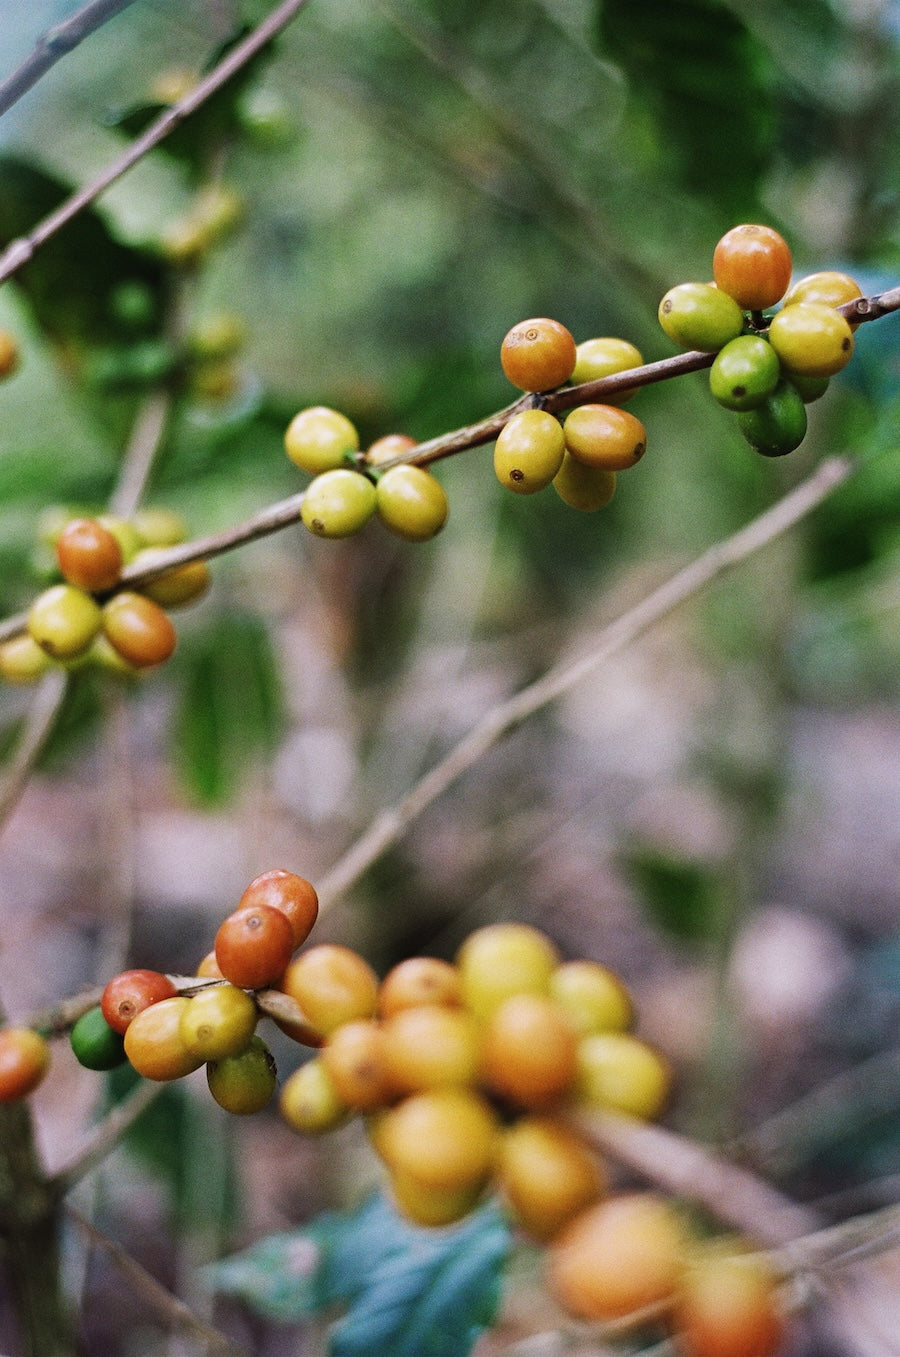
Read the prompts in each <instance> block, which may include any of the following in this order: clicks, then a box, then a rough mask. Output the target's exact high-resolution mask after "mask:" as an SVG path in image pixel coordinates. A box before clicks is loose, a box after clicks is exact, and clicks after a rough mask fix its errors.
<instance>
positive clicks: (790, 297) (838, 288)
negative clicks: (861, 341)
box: [783, 269, 862, 329]
mask: <svg viewBox="0 0 900 1357" xmlns="http://www.w3.org/2000/svg"><path fill="white" fill-rule="evenodd" d="M861 296H862V289H861V288H860V286H859V283H857V281H856V279H855V278H851V277H850V275H849V273H841V272H839V271H838V270H837V269H827V270H824V271H822V272H821V273H808V274H807V275H806V277H804V278H798V279H797V281H796V283H792V284H791V286H790V287H789V288H788V290H787V292H786V293H785V296H784V302H783V305H784V306H795V305H796V304H797V302H818V303H821V304H822V305H823V306H831V307H836V306H843V305H844V304H845V303H846V302H853V301H856V299H857V297H861ZM850 328H851V329H855V328H856V327H855V326H853V325H852V324H851V326H850Z"/></svg>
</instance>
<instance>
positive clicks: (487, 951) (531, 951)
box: [456, 923, 559, 1018]
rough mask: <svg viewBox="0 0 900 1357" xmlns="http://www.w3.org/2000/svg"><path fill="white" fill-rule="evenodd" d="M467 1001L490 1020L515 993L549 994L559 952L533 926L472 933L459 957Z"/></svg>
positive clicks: (508, 926) (501, 925) (511, 925)
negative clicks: (551, 977)
mask: <svg viewBox="0 0 900 1357" xmlns="http://www.w3.org/2000/svg"><path fill="white" fill-rule="evenodd" d="M456 964H457V966H458V968H459V975H460V983H461V986H462V996H463V1002H464V1003H465V1005H466V1007H467V1008H469V1009H470V1010H471V1011H472V1013H474V1014H475V1016H476V1017H477V1018H487V1017H489V1016H490V1015H491V1014H492V1013H493V1012H494V1011H495V1010H496V1009H497V1008H499V1006H500V1005H501V1004H502V1003H503V1001H504V1000H505V999H508V998H509V997H510V996H511V995H513V994H520V993H528V994H546V992H547V990H548V988H549V985H550V976H551V975H552V973H553V971H554V970H555V969H556V967H557V966H558V964H559V953H558V952H557V950H556V947H555V946H554V945H553V943H552V942H551V941H550V939H549V938H548V937H547V935H546V934H545V933H542V932H541V931H540V930H539V929H537V928H532V927H531V926H530V925H529V924H520V923H498V924H487V925H486V926H485V927H484V928H477V929H476V930H475V932H474V933H470V934H469V936H468V937H467V938H466V940H465V941H464V942H463V944H462V946H461V947H460V949H459V952H458V953H457V956H456Z"/></svg>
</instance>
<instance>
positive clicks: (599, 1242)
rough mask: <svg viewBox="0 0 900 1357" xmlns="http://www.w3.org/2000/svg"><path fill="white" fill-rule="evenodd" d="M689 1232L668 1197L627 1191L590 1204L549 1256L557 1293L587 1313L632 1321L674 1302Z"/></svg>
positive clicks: (575, 1311) (575, 1310) (580, 1314)
mask: <svg viewBox="0 0 900 1357" xmlns="http://www.w3.org/2000/svg"><path fill="white" fill-rule="evenodd" d="M684 1251H685V1235H684V1230H683V1227H682V1225H681V1222H680V1220H679V1219H678V1216H677V1215H676V1213H675V1210H674V1208H673V1207H672V1206H670V1205H669V1203H668V1201H666V1200H665V1199H664V1198H662V1197H659V1196H656V1195H655V1194H653V1193H650V1192H630V1193H622V1194H620V1195H618V1196H615V1197H609V1198H607V1199H605V1200H603V1201H600V1202H598V1203H596V1205H594V1206H589V1207H588V1208H587V1210H585V1211H583V1212H582V1213H581V1214H580V1215H577V1216H576V1217H575V1219H574V1220H572V1221H571V1222H570V1223H569V1224H568V1225H567V1226H566V1227H565V1228H564V1229H563V1231H562V1232H561V1234H560V1235H559V1236H558V1237H557V1239H556V1240H555V1241H554V1242H553V1245H552V1247H551V1248H550V1250H549V1251H548V1255H547V1279H548V1283H549V1286H550V1289H551V1291H552V1292H553V1293H554V1295H555V1296H556V1298H557V1300H558V1301H559V1302H560V1304H561V1305H562V1306H563V1308H564V1309H566V1310H567V1311H568V1312H569V1313H570V1314H572V1315H575V1316H576V1317H577V1318H579V1319H596V1320H607V1321H609V1320H616V1319H624V1318H626V1317H627V1316H629V1315H632V1314H635V1313H636V1312H638V1311H641V1310H645V1309H647V1308H648V1307H660V1308H663V1309H666V1308H668V1307H669V1306H670V1305H671V1303H672V1300H673V1297H674V1294H675V1291H676V1287H677V1285H678V1281H679V1279H680V1276H681V1272H682V1268H683V1259H684Z"/></svg>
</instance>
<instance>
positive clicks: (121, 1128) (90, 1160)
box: [50, 1079, 164, 1196]
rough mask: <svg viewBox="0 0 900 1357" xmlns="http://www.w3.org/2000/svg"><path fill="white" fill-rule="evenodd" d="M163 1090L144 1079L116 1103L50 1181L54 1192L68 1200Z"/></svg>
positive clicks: (161, 1087) (156, 1084)
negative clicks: (67, 1197) (72, 1190)
mask: <svg viewBox="0 0 900 1357" xmlns="http://www.w3.org/2000/svg"><path fill="white" fill-rule="evenodd" d="M163 1088H164V1085H163V1084H161V1083H153V1082H152V1081H151V1080H149V1079H142V1080H141V1082H140V1083H139V1084H138V1085H137V1086H136V1087H135V1088H134V1089H133V1090H132V1091H131V1093H130V1094H129V1095H128V1097H127V1098H125V1099H123V1101H122V1102H120V1103H117V1104H116V1106H115V1107H114V1108H112V1110H111V1111H109V1112H108V1113H107V1114H106V1116H105V1117H104V1118H103V1120H102V1121H100V1122H98V1123H97V1125H96V1126H94V1127H92V1129H91V1131H90V1133H89V1134H88V1136H87V1138H86V1139H85V1141H84V1143H83V1144H82V1145H80V1146H79V1147H78V1149H77V1150H76V1151H75V1153H74V1154H73V1155H72V1157H71V1158H70V1159H69V1160H68V1162H67V1163H65V1164H63V1165H62V1167H61V1168H59V1169H57V1171H56V1173H55V1174H54V1175H53V1176H52V1178H51V1179H50V1185H51V1187H52V1188H53V1190H54V1191H55V1192H58V1193H59V1195H60V1196H65V1194H66V1193H67V1192H69V1191H70V1190H71V1189H72V1188H73V1187H74V1186H75V1184H76V1183H78V1182H80V1181H81V1179H82V1178H84V1177H85V1176H86V1175H87V1174H88V1173H90V1172H91V1170H92V1169H95V1168H96V1167H97V1165H98V1164H101V1163H102V1162H103V1160H104V1159H105V1158H106V1156H107V1155H108V1154H109V1152H110V1150H112V1149H114V1148H115V1146H116V1145H117V1144H118V1143H119V1141H120V1140H121V1138H122V1136H123V1135H124V1134H125V1132H126V1131H127V1130H128V1129H129V1127H131V1126H133V1125H134V1123H135V1122H136V1121H137V1119H138V1117H140V1116H142V1115H143V1113H144V1112H145V1111H146V1110H147V1108H148V1107H149V1106H150V1104H151V1103H152V1102H154V1101H155V1100H156V1098H158V1097H159V1095H160V1093H161V1092H162V1090H163Z"/></svg>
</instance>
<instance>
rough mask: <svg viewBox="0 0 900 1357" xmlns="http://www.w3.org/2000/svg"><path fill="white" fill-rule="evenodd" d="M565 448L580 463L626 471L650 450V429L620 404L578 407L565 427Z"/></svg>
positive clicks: (605, 469)
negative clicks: (648, 432) (648, 436)
mask: <svg viewBox="0 0 900 1357" xmlns="http://www.w3.org/2000/svg"><path fill="white" fill-rule="evenodd" d="M563 434H564V435H565V441H566V448H567V449H568V451H569V452H570V453H571V454H572V456H573V457H574V458H575V460H576V461H578V462H583V463H584V465H585V466H592V467H598V468H599V469H600V470H602V471H627V470H628V468H629V467H632V466H634V465H635V464H636V463H637V462H639V461H640V460H641V458H642V457H643V455H644V453H645V452H646V450H647V430H646V429H645V428H644V426H643V424H642V423H641V421H640V420H639V419H635V417H634V415H632V414H629V412H628V411H627V410H620V409H619V407H618V406H617V405H579V406H577V407H576V409H574V410H572V411H570V412H569V414H568V415H567V416H566V419H565V423H564V424H563Z"/></svg>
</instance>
